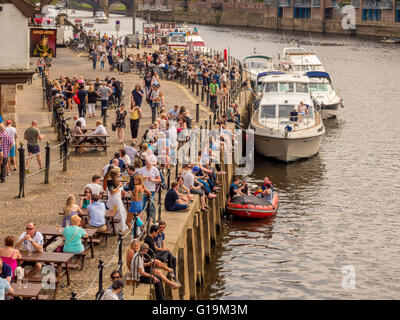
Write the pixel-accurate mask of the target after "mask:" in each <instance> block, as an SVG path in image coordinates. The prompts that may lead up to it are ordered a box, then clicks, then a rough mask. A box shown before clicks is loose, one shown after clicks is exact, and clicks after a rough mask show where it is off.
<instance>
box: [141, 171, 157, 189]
mask: <svg viewBox="0 0 400 320" xmlns="http://www.w3.org/2000/svg"><path fill="white" fill-rule="evenodd" d="M137 173H138V174H141V175H142V176H143V178H144V179H143V180H144V182H143V185H144V186H145V187H146V188H147V189H148V190H149V191H150V192H154V191H156V183H155V182H153V181H148V180H147V179H145V177H152V178H153V179H156V178H158V177H159V176H160V171H158V169H157V168H156V167H151V169H150V170H147V168H146V167H142V168H140V169H139V170H137Z"/></svg>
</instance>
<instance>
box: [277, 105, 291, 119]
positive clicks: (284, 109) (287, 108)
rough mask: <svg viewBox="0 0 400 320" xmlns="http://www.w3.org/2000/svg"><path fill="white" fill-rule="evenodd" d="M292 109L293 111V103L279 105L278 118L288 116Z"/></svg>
mask: <svg viewBox="0 0 400 320" xmlns="http://www.w3.org/2000/svg"><path fill="white" fill-rule="evenodd" d="M292 111H295V105H294V104H283V105H282V104H281V105H279V118H288V117H289V115H290V112H292Z"/></svg>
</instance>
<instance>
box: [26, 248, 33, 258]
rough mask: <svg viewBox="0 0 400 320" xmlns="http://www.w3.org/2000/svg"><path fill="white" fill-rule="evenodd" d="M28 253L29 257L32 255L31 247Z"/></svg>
mask: <svg viewBox="0 0 400 320" xmlns="http://www.w3.org/2000/svg"><path fill="white" fill-rule="evenodd" d="M26 253H27V255H28V257H30V256H31V255H32V250H31V249H27V250H26Z"/></svg>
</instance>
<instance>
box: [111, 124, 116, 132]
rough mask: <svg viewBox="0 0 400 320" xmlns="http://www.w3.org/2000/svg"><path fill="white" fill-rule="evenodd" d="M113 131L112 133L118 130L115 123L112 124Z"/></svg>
mask: <svg viewBox="0 0 400 320" xmlns="http://www.w3.org/2000/svg"><path fill="white" fill-rule="evenodd" d="M111 130H112V131H115V130H117V125H116V124H115V123H113V124H111Z"/></svg>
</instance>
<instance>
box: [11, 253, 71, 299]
mask: <svg viewBox="0 0 400 320" xmlns="http://www.w3.org/2000/svg"><path fill="white" fill-rule="evenodd" d="M73 256H74V254H73V253H65V252H46V251H43V252H32V253H30V254H29V253H27V252H25V251H21V258H19V259H18V260H19V261H27V262H40V263H43V264H46V265H55V272H56V287H55V292H54V298H56V295H57V291H58V286H59V283H60V281H61V280H62V278H63V277H64V276H65V275H66V276H67V285H68V286H69V285H70V284H71V281H70V275H69V270H68V265H69V263H70V262H71V259H72V258H73ZM25 278H26V277H25ZM26 279H28V281H39V282H42V278H38V277H33V278H26Z"/></svg>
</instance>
